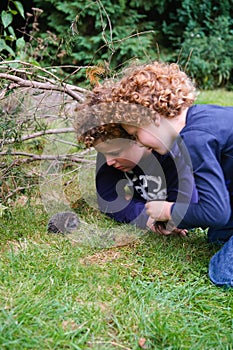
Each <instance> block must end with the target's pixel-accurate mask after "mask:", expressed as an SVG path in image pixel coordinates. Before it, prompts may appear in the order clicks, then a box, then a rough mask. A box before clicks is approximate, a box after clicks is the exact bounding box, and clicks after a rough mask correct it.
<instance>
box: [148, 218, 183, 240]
mask: <svg viewBox="0 0 233 350" xmlns="http://www.w3.org/2000/svg"><path fill="white" fill-rule="evenodd" d="M153 231H154V232H156V233H159V234H160V235H164V236H168V235H177V236H181V237H186V236H187V233H188V230H186V229H181V228H177V227H176V226H175V225H174V224H173V223H171V222H169V223H166V222H160V221H158V222H155V223H154V229H153Z"/></svg>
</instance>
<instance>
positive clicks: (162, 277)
mask: <svg viewBox="0 0 233 350" xmlns="http://www.w3.org/2000/svg"><path fill="white" fill-rule="evenodd" d="M231 94H232V95H231V96H232V97H231V100H232V101H233V93H231ZM222 95H223V94H222V93H221V96H222ZM208 96H209V97H208ZM213 96H214V94H213V93H212V92H210V95H208V92H203V93H201V94H200V96H199V98H202V101H204V100H205V103H207V102H208V103H217V102H216V101H219V99H218V97H217V96H218V95H216V97H213ZM227 96H228V95H227ZM221 98H222V97H221ZM227 98H229V101H230V97H229V96H228V97H227ZM213 99H214V100H213ZM223 104H227V100H225V101H224V103H223ZM76 211H77V213H78V214H79V216H80V217H81V219H82V221H85V222H86V224H85V223H83V224H81V226H80V229H79V231H77V234H76V236H75V235H70V236H66V237H64V236H61V235H55V234H48V233H47V222H48V219H49V215H48V214H47V213H46V212H45V211H44V208H43V207H42V206H40V205H39V204H37V205H23V206H22V207H20V206H18V207H12V208H8V209H7V210H6V211H5V213H4V215H3V217H2V218H0V220H1V221H0V237H1V245H0V250H1V254H0V269H1V273H0V308H1V312H0V349H3V350H21V349H23V350H24V349H35V350H37V349H38V350H39V349H40V350H41V349H51V350H54V349H57V350H61V349H64V350H65V349H94V350H121V349H123V350H124V349H125V350H126V349H131V350H140V349H141V348H145V349H149V350H178V349H182V350H186V349H187V350H190V349H193V350H203V349H204V350H232V349H233V345H232V344H233V321H232V320H233V290H232V289H224V288H217V287H216V286H214V285H213V284H212V283H211V281H210V280H209V278H208V264H209V260H210V257H211V256H212V255H213V254H214V253H215V252H216V251H217V250H218V247H217V246H211V245H208V244H207V242H206V236H205V232H204V231H202V230H196V232H190V234H189V237H188V238H186V239H182V238H178V237H161V236H156V235H154V234H152V233H147V232H143V231H141V230H139V229H136V228H134V227H131V226H129V225H119V224H117V223H114V222H113V221H112V220H110V219H107V218H106V217H105V216H104V215H102V214H100V213H99V212H98V211H97V210H96V209H94V208H90V207H88V206H87V205H85V203H83V202H82V201H80V202H78V203H77V208H76ZM88 237H91V238H90V240H89V241H88V239H87V238H88ZM125 237H126V239H124V238H125ZM108 238H109V239H108ZM112 238H114V239H113V240H112ZM116 238H117V239H116ZM101 239H102V242H103V244H102V245H101V244H100V242H101ZM121 243H122V244H121ZM139 344H141V347H140V345H139ZM143 344H144V345H143Z"/></svg>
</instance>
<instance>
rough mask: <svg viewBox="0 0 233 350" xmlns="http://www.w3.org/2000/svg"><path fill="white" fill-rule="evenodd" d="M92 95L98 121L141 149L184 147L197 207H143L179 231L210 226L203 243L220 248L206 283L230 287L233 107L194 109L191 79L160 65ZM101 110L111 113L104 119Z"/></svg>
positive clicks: (136, 69)
mask: <svg viewBox="0 0 233 350" xmlns="http://www.w3.org/2000/svg"><path fill="white" fill-rule="evenodd" d="M94 94H95V96H96V104H100V106H99V108H100V107H101V104H103V106H104V114H102V121H103V122H106V121H107V120H108V122H110V123H111V122H115V123H116V122H118V123H121V124H122V125H123V127H124V128H125V129H126V131H127V132H128V133H129V134H131V135H133V136H135V137H136V138H137V139H138V140H139V141H140V142H141V143H143V144H144V145H145V146H148V147H152V148H153V149H154V150H156V151H157V152H158V153H160V154H165V153H166V152H168V151H169V150H170V149H171V147H172V145H173V144H174V143H176V144H177V145H178V146H179V147H180V146H181V145H185V146H186V148H187V151H188V154H189V156H190V159H191V164H192V167H193V174H194V178H195V183H196V187H197V191H198V203H191V204H190V205H189V206H188V208H187V211H184V210H183V203H179V202H178V201H177V202H176V203H175V204H174V203H173V204H172V203H169V202H167V201H163V202H148V203H147V204H146V208H147V213H148V214H149V215H150V216H151V217H152V218H153V219H155V220H160V221H167V220H169V219H172V220H173V221H174V223H175V224H176V225H177V224H178V227H179V228H194V227H202V228H207V227H209V230H208V240H209V241H210V242H220V243H224V246H223V247H222V248H221V250H220V251H219V252H217V253H216V254H215V255H214V256H213V257H212V259H211V261H210V266H209V275H210V278H211V280H212V281H213V282H214V283H215V284H216V285H226V286H231V287H232V286H233V214H232V209H233V107H220V106H215V105H193V102H194V101H195V97H196V90H195V87H194V85H193V84H192V82H191V80H190V79H189V78H188V76H187V75H186V74H185V73H184V72H182V71H181V70H180V69H179V67H178V65H176V64H165V63H161V62H153V63H151V64H145V65H142V66H139V67H134V68H133V69H131V70H129V72H128V73H127V72H126V73H125V75H124V77H123V78H122V79H121V80H120V81H118V82H115V83H113V84H112V86H111V88H110V87H108V88H106V86H103V87H101V86H100V87H99V88H97V89H96V90H94ZM105 105H108V106H109V107H111V108H112V111H111V113H110V114H108V115H107V114H106V107H105ZM113 105H114V108H115V110H114V111H113ZM129 105H131V107H130V110H131V113H129V111H128V106H129ZM124 106H125V110H126V113H124ZM137 109H138V112H137ZM145 110H147V111H148V113H146V112H145Z"/></svg>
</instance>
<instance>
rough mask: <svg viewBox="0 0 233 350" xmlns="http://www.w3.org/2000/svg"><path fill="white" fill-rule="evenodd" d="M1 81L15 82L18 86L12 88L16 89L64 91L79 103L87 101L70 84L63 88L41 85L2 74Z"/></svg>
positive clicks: (33, 81) (62, 85) (46, 84)
mask: <svg viewBox="0 0 233 350" xmlns="http://www.w3.org/2000/svg"><path fill="white" fill-rule="evenodd" d="M0 79H6V80H10V81H13V82H14V83H15V84H16V85H14V86H11V87H12V88H16V87H30V88H34V89H40V90H53V91H62V92H65V93H66V94H67V95H69V96H71V97H72V98H73V99H75V100H76V101H79V102H83V101H84V100H85V98H84V97H82V96H81V95H80V94H78V93H76V92H74V91H72V90H71V88H70V86H72V85H68V84H63V83H62V84H61V86H60V87H59V86H57V85H55V84H51V83H49V82H47V83H41V82H38V81H35V80H27V79H22V78H20V77H17V76H15V75H11V74H7V73H0Z"/></svg>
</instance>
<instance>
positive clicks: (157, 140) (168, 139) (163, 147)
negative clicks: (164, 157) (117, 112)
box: [122, 123, 175, 154]
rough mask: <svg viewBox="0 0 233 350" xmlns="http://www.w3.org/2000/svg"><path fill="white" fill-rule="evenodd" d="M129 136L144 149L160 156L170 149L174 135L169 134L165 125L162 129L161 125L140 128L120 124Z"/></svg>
mask: <svg viewBox="0 0 233 350" xmlns="http://www.w3.org/2000/svg"><path fill="white" fill-rule="evenodd" d="M122 126H123V128H124V129H125V130H126V131H127V132H128V134H129V135H133V136H134V137H135V138H136V140H137V141H138V142H140V143H142V144H143V145H145V146H146V147H149V148H152V149H154V150H155V151H156V152H158V153H160V154H166V153H167V152H169V150H170V149H171V147H172V144H173V142H174V139H175V137H174V135H172V133H169V130H168V127H167V125H166V126H165V128H164V125H163V123H161V124H160V125H159V126H156V125H155V124H152V123H151V124H148V125H145V126H142V127H138V126H134V125H129V124H122Z"/></svg>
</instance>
